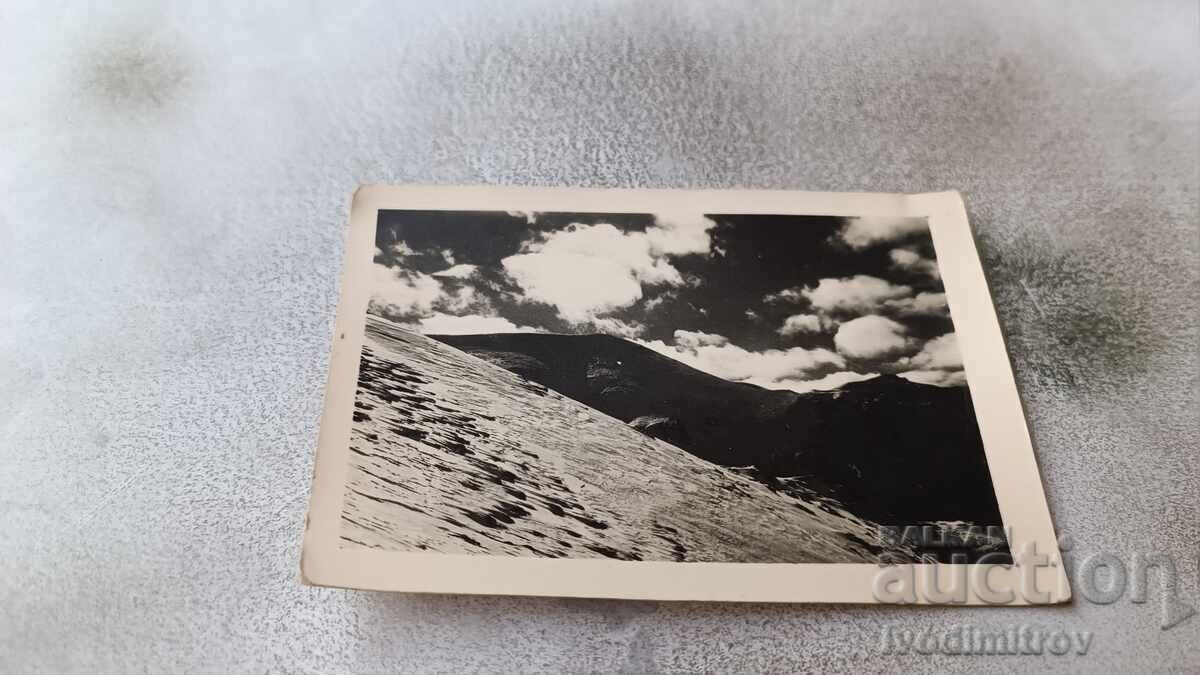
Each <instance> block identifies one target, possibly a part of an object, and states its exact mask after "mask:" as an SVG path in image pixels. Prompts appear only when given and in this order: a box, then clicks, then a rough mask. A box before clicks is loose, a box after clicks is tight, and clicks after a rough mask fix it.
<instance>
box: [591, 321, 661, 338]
mask: <svg viewBox="0 0 1200 675" xmlns="http://www.w3.org/2000/svg"><path fill="white" fill-rule="evenodd" d="M586 327H590V328H591V330H593V331H595V332H597V333H604V334H605V335H616V336H617V337H623V338H635V337H638V336H639V335H641V334H642V333H644V332H646V327H645V326H643V325H642V324H640V323H638V322H636V321H622V320H620V319H616V318H613V317H607V316H601V317H594V318H592V319H591V320H590V321H589V322H588V324H587V326H586Z"/></svg>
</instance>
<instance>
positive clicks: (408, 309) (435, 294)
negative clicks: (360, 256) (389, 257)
mask: <svg viewBox="0 0 1200 675" xmlns="http://www.w3.org/2000/svg"><path fill="white" fill-rule="evenodd" d="M372 275H373V277H374V279H373V285H372V287H371V301H370V307H371V308H372V309H375V310H376V311H382V312H386V313H388V314H393V315H397V316H405V315H413V314H429V313H431V312H432V311H433V306H434V304H435V303H436V302H438V300H440V299H441V297H442V285H441V284H440V283H438V280H437V279H434V278H433V277H431V276H429V275H428V274H421V273H420V272H407V271H404V270H400V269H396V268H392V267H388V266H387V265H382V264H380V263H375V264H374V265H373V266H372Z"/></svg>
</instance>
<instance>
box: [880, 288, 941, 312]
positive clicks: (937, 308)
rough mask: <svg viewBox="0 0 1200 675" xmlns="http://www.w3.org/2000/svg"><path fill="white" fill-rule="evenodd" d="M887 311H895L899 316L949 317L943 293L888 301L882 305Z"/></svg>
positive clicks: (923, 294)
mask: <svg viewBox="0 0 1200 675" xmlns="http://www.w3.org/2000/svg"><path fill="white" fill-rule="evenodd" d="M884 304H885V306H887V308H888V309H892V310H895V311H896V312H897V313H899V314H900V315H901V316H949V315H950V306H949V305H947V304H946V294H945V293H927V292H921V293H917V295H916V296H915V297H911V298H900V299H898V300H888V301H887V302H886V303H884Z"/></svg>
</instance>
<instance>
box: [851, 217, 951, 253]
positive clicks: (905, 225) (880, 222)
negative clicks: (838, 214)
mask: <svg viewBox="0 0 1200 675" xmlns="http://www.w3.org/2000/svg"><path fill="white" fill-rule="evenodd" d="M928 229H929V223H928V221H926V219H925V218H895V217H891V216H863V217H861V218H847V219H846V224H845V225H844V226H842V231H841V238H842V241H844V242H846V244H847V245H849V246H850V248H853V249H859V250H861V249H864V248H868V247H870V246H874V245H876V244H880V243H884V242H891V241H898V240H900V239H903V238H904V237H907V236H908V235H910V234H915V233H917V232H924V231H927V230H928Z"/></svg>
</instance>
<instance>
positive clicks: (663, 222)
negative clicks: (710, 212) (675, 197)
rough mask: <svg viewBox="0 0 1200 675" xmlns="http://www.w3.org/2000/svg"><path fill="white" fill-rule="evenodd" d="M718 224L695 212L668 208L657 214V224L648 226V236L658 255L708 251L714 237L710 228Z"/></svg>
mask: <svg viewBox="0 0 1200 675" xmlns="http://www.w3.org/2000/svg"><path fill="white" fill-rule="evenodd" d="M714 227H716V223H714V222H713V221H712V220H710V219H708V218H707V217H705V216H704V214H702V213H698V212H695V211H667V212H661V213H656V214H654V226H653V227H648V228H646V239H647V240H648V241H649V242H650V246H651V248H652V249H653V251H654V253H655V254H656V255H688V254H693V253H705V254H706V253H708V252H709V250H710V247H711V246H712V237H711V236H709V234H708V231H709V230H711V229H712V228H714Z"/></svg>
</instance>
